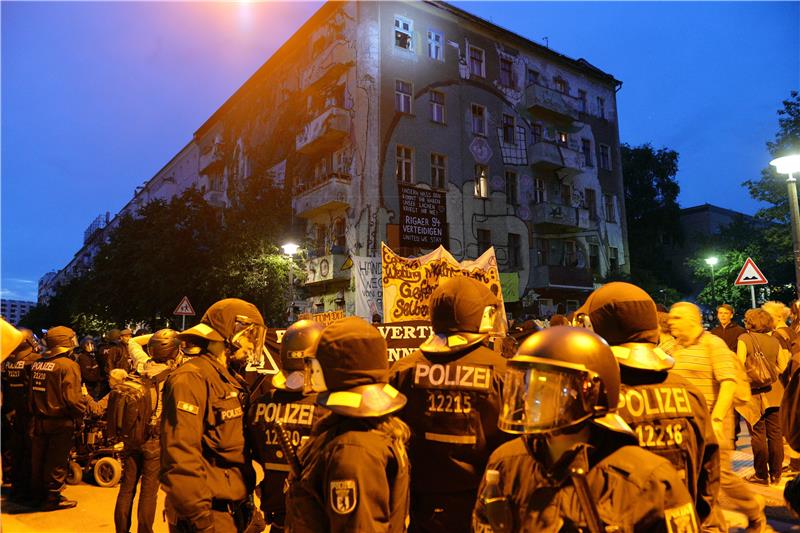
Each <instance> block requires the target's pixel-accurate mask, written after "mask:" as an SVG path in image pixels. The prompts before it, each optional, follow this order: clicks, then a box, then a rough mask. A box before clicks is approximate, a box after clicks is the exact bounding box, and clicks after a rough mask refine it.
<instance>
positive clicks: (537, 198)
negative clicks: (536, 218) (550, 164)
mask: <svg viewBox="0 0 800 533" xmlns="http://www.w3.org/2000/svg"><path fill="white" fill-rule="evenodd" d="M540 185H541V186H540ZM545 202H547V185H546V184H545V182H544V179H542V178H533V203H535V204H543V203H545Z"/></svg>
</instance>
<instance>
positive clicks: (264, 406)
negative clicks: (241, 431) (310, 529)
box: [247, 389, 325, 520]
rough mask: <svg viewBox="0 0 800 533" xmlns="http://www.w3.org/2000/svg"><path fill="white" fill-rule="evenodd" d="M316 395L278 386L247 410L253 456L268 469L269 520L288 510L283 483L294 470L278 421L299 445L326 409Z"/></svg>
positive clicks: (265, 499) (264, 504)
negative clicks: (291, 467) (287, 454)
mask: <svg viewBox="0 0 800 533" xmlns="http://www.w3.org/2000/svg"><path fill="white" fill-rule="evenodd" d="M315 399H316V395H315V394H312V395H304V394H303V393H302V391H288V390H278V389H275V390H271V391H269V392H268V393H267V394H266V395H264V396H262V397H261V398H260V399H258V400H257V401H256V402H255V403H253V405H251V406H250V409H249V411H248V413H247V435H248V439H249V444H250V449H251V450H252V451H253V459H255V460H256V461H258V462H259V463H261V466H262V467H263V469H264V480H263V481H262V482H261V509H262V510H263V511H264V513H265V514H266V515H267V518H268V520H269V518H270V514H271V513H284V512H285V498H284V494H283V487H284V483H285V481H286V478H287V476H288V475H289V470H290V468H289V463H288V462H287V460H286V455H285V454H284V452H283V449H282V448H281V444H280V440H278V433H277V428H276V425H275V424H276V422H280V424H281V425H282V426H283V428H284V429H285V430H286V432H287V434H288V435H289V438H290V440H291V444H292V446H294V448H295V450H297V449H299V448H300V445H301V444H302V443H303V442H304V441H305V439H306V438H307V437H308V436H309V435H311V428H312V427H313V425H314V423H315V422H317V421H318V420H319V419H320V418H321V416H322V412H323V411H325V409H324V408H323V407H319V406H317V405H315V404H314V400H315Z"/></svg>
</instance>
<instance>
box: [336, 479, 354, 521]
mask: <svg viewBox="0 0 800 533" xmlns="http://www.w3.org/2000/svg"><path fill="white" fill-rule="evenodd" d="M330 490H331V494H330V502H331V509H333V510H334V512H336V513H337V514H349V513H352V512H353V509H355V508H356V503H357V502H358V485H357V484H356V480H355V479H334V480H331V482H330Z"/></svg>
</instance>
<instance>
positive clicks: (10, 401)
mask: <svg viewBox="0 0 800 533" xmlns="http://www.w3.org/2000/svg"><path fill="white" fill-rule="evenodd" d="M20 332H22V335H23V338H22V342H21V343H20V345H19V346H17V347H16V349H14V351H13V352H11V355H10V356H9V357H8V359H6V360H5V361H3V372H2V390H3V408H2V414H3V433H4V435H3V436H4V437H8V451H9V456H8V457H6V455H5V454H4V456H3V462H4V465H3V466H4V467H5V466H6V465H5V463H6V461H7V462H8V466H9V467H10V472H9V474H10V475H9V478H10V481H11V499H12V500H13V501H15V502H20V503H22V502H25V501H27V500H28V499H29V498H30V496H31V494H30V483H31V453H30V451H31V431H30V430H31V411H30V405H29V402H28V393H29V390H28V389H29V387H30V382H31V365H32V364H33V363H34V362H36V361H38V360H39V358H40V357H41V354H40V353H39V352H40V351H41V347H40V346H39V342H38V341H37V340H36V337H35V336H34V335H33V332H32V331H31V330H29V329H24V328H20ZM4 451H5V450H4Z"/></svg>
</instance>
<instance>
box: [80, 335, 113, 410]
mask: <svg viewBox="0 0 800 533" xmlns="http://www.w3.org/2000/svg"><path fill="white" fill-rule="evenodd" d="M75 355H76V360H75V362H76V363H78V366H79V367H80V369H81V381H82V382H83V384H84V385H86V390H87V391H89V395H90V396H91V397H92V399H93V400H94V401H99V400H100V398H102V397H103V396H105V395H106V393H108V390H109V388H108V377H107V376H106V374H105V372H104V371H103V367H102V366H101V365H100V361H99V360H98V354H97V351H96V350H95V345H94V339H93V338H91V337H85V338H84V339H83V340H82V341H81V345H80V346H79V347H78V349H76V350H75Z"/></svg>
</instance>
